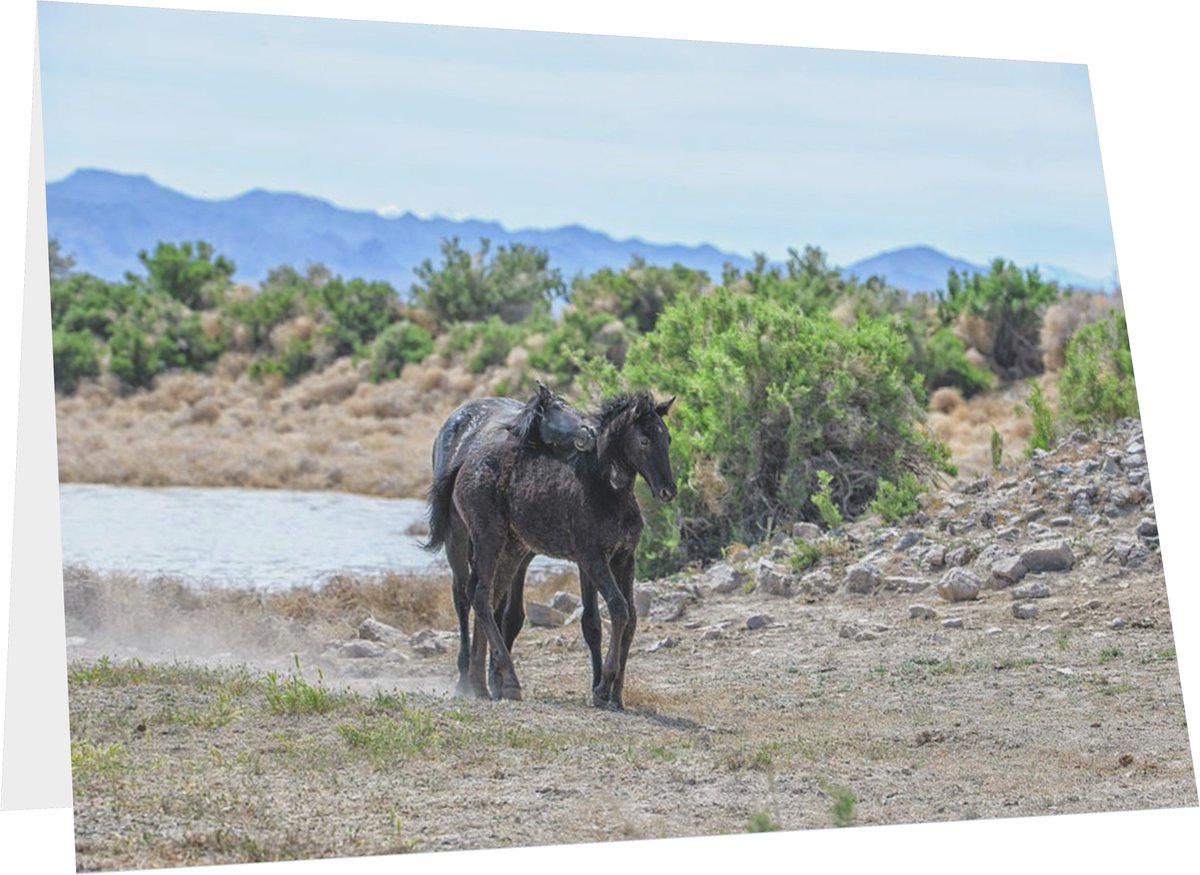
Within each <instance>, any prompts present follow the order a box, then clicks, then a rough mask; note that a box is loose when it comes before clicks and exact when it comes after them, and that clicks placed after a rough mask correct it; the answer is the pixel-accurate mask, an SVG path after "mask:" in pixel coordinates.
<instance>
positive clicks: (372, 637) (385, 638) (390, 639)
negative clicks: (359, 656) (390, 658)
mask: <svg viewBox="0 0 1200 875" xmlns="http://www.w3.org/2000/svg"><path fill="white" fill-rule="evenodd" d="M358 637H359V638H362V639H363V640H365V641H378V642H379V643H381V644H386V645H387V646H388V647H403V646H405V645H407V644H408V636H407V635H405V634H404V633H403V632H401V631H400V630H399V629H397V628H396V627H395V626H389V625H388V624H387V623H381V622H379V621H378V620H376V619H375V618H374V617H367V619H365V620H363V621H362V622H361V623H359V624H358Z"/></svg>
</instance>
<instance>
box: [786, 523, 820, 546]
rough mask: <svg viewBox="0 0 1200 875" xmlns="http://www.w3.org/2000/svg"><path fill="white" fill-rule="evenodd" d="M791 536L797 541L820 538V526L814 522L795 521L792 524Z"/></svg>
mask: <svg viewBox="0 0 1200 875" xmlns="http://www.w3.org/2000/svg"><path fill="white" fill-rule="evenodd" d="M792 537H793V538H795V539H796V540H797V541H808V542H810V543H811V542H813V541H818V540H820V538H821V527H820V526H818V525H817V524H816V523H796V524H795V525H794V526H792Z"/></svg>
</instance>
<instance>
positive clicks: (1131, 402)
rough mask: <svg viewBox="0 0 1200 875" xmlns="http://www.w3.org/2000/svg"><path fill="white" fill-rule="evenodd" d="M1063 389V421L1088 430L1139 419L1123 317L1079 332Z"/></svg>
mask: <svg viewBox="0 0 1200 875" xmlns="http://www.w3.org/2000/svg"><path fill="white" fill-rule="evenodd" d="M1058 391H1059V398H1060V407H1061V411H1062V415H1063V417H1064V418H1065V419H1067V420H1069V421H1071V422H1074V423H1077V424H1079V425H1082V426H1085V427H1095V426H1101V425H1107V424H1110V423H1113V422H1116V421H1117V420H1118V419H1122V418H1123V417H1127V416H1138V415H1139V412H1138V399H1137V387H1136V386H1135V385H1134V381H1133V357H1132V355H1131V353H1130V350H1129V329H1128V327H1127V326H1126V324H1125V315H1124V314H1123V313H1112V314H1110V315H1109V317H1108V318H1107V319H1105V320H1102V321H1099V322H1093V323H1091V324H1090V325H1085V326H1084V327H1082V328H1080V329H1079V330H1078V331H1077V332H1075V335H1074V336H1073V337H1072V338H1071V340H1070V341H1069V342H1068V343H1067V348H1066V352H1065V361H1064V363H1063V368H1062V370H1061V371H1060V372H1059V375H1058Z"/></svg>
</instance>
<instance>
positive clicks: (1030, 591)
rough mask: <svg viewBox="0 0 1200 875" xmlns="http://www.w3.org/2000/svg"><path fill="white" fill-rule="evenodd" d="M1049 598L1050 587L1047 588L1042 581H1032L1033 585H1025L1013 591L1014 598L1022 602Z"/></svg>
mask: <svg viewBox="0 0 1200 875" xmlns="http://www.w3.org/2000/svg"><path fill="white" fill-rule="evenodd" d="M1049 596H1050V587H1048V586H1046V584H1044V583H1042V582H1040V581H1036V580H1035V581H1032V582H1031V583H1024V584H1022V585H1021V586H1018V587H1016V588H1015V589H1014V590H1013V591H1012V597H1013V598H1014V599H1021V600H1028V599H1044V598H1049Z"/></svg>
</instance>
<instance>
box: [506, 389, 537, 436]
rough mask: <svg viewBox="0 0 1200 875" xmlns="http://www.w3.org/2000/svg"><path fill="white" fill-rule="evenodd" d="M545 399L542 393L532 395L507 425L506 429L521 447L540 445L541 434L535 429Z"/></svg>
mask: <svg viewBox="0 0 1200 875" xmlns="http://www.w3.org/2000/svg"><path fill="white" fill-rule="evenodd" d="M544 401H545V399H544V397H543V396H542V395H540V394H539V395H534V396H533V397H532V398H530V399H529V401H528V402H527V403H526V404H525V406H524V407H522V408H521V412H520V413H518V414H517V418H516V420H515V421H514V422H513V423H512V424H511V425H509V426H508V430H509V431H510V432H512V434H513V435H514V436H515V437H516V439H517V443H518V444H520V445H521V446H522V447H526V448H532V447H535V446H541V443H542V436H541V433H540V432H539V431H538V429H537V421H538V417H540V416H541V415H542V405H543V403H544Z"/></svg>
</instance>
